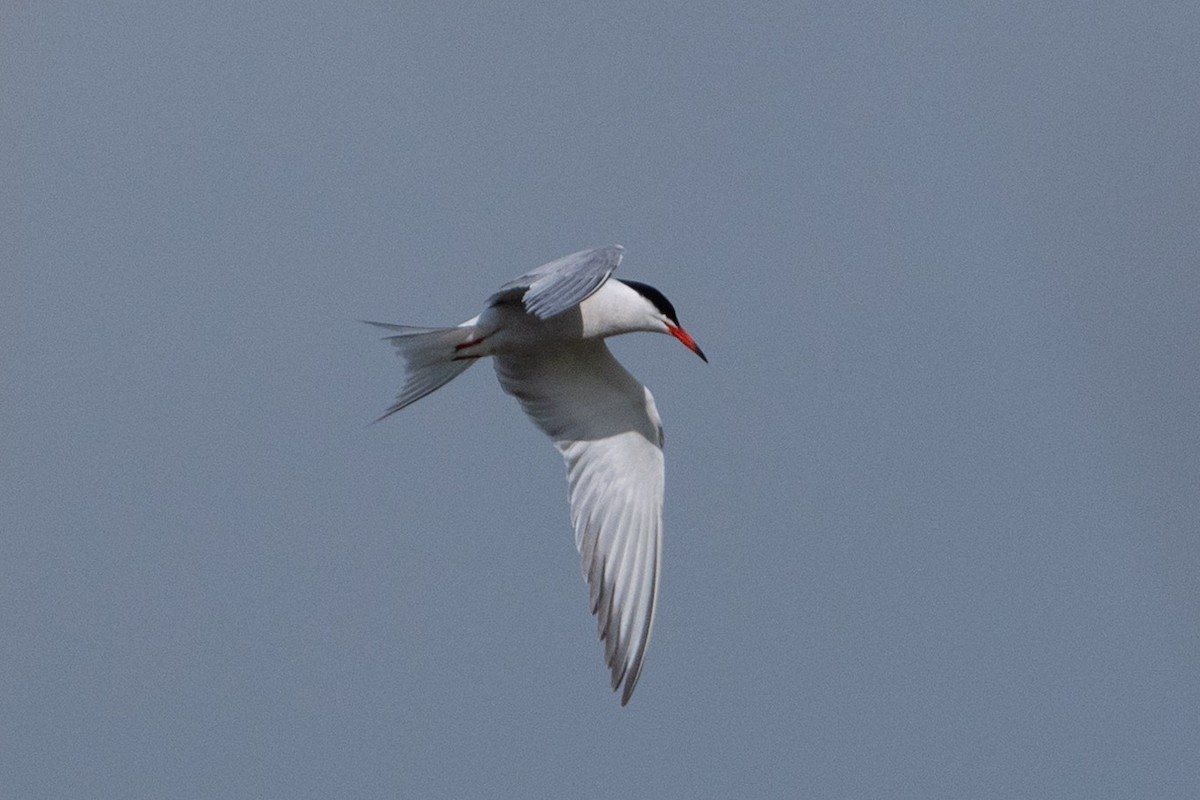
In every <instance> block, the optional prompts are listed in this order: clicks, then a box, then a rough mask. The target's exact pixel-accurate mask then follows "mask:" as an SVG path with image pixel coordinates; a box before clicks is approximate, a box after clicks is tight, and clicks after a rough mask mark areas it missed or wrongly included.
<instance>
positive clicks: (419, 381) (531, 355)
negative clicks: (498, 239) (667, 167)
mask: <svg viewBox="0 0 1200 800" xmlns="http://www.w3.org/2000/svg"><path fill="white" fill-rule="evenodd" d="M623 254H624V249H623V248H621V247H620V246H618V245H613V246H611V247H601V248H598V249H595V250H582V251H580V252H578V253H572V254H571V255H569V256H564V257H562V258H559V259H557V260H555V261H551V262H550V263H548V264H543V265H542V266H540V267H538V268H537V269H534V270H532V271H531V272H528V273H526V274H525V275H522V276H521V277H519V278H517V279H516V280H513V281H510V282H508V283H506V284H504V285H503V286H501V287H500V290H499V291H498V292H496V293H495V294H493V295H492V296H491V297H489V298H488V299H487V302H486V304H485V306H484V309H483V312H482V313H481V314H479V316H477V317H474V318H472V319H469V320H467V321H466V322H464V323H462V324H461V325H457V326H455V327H453V328H416V327H410V326H406V325H390V324H386V323H381V322H373V323H370V324H372V325H377V326H379V327H381V328H386V329H387V330H389V331H391V332H392V335H390V336H388V337H386V340H387V341H389V342H391V343H392V344H393V345H394V346H395V347H396V350H397V352H398V354H399V355H400V356H401V357H403V358H404V360H405V379H404V386H403V388H402V389H401V390H400V394H399V395H398V396H397V398H396V402H395V403H393V404H392V405H391V407H390V408H388V409H387V411H386V412H384V414H383V416H381V417H380V419H383V418H384V417H388V416H390V415H392V414H394V413H396V412H397V411H399V410H400V409H402V408H404V407H405V406H408V405H409V404H411V403H414V402H416V401H417V400H420V399H421V398H422V397H424V396H425V395H427V394H429V393H430V392H433V391H434V390H436V389H438V388H440V387H442V386H444V385H445V384H446V383H448V382H449V381H450V380H452V379H453V378H455V377H456V376H458V375H459V374H461V373H462V372H463V371H464V370H466V369H467V368H468V367H470V366H471V365H472V364H474V363H475V361H476V360H478V359H480V358H484V357H487V356H491V357H492V358H493V361H494V364H495V367H496V376H497V377H498V378H499V380H500V386H501V387H502V388H503V389H504V391H505V392H507V393H508V394H510V395H512V396H513V397H515V398H517V400H518V401H520V403H521V407H522V408H523V409H524V410H525V413H526V414H528V415H529V418H530V419H531V420H533V422H534V424H535V425H537V426H538V427H539V428H541V429H542V430H543V431H544V432H545V433H546V434H547V435H549V436H550V438H551V439H553V440H554V444H555V446H556V447H557V448H558V450H559V452H560V453H562V456H563V459H564V460H565V462H566V467H567V484H568V498H569V500H570V504H571V523H572V525H573V526H574V529H575V545H576V547H577V548H578V549H579V553H580V556H581V558H582V562H583V576H584V579H585V580H586V581H587V584H588V587H589V593H590V601H591V610H592V613H593V614H594V615H595V616H596V617H597V623H598V628H599V632H600V639H601V641H602V642H603V643H604V656H605V661H606V663H607V664H608V667H609V669H610V670H611V671H612V688H613V690H614V691H616V690H617V689H618V688H619V687H621V685H622V684H624V689H623V690H622V692H621V705H625V704H626V703H628V702H629V698H630V697H631V696H632V695H633V689H634V687H635V686H637V682H638V678H639V677H640V676H641V673H642V665H643V664H644V663H645V658H646V647H647V645H648V644H649V642H650V631H651V628H652V627H653V625H654V611H655V607H656V604H657V600H658V583H659V570H660V562H661V559H662V505H663V453H662V446H663V429H662V421H661V419H660V418H659V416H658V409H657V408H656V407H655V405H654V397H653V396H652V395H651V394H650V390H649V389H647V388H646V387H645V386H643V385H642V384H640V383H638V381H637V380H636V379H635V378H634V377H633V376H632V375H630V374H629V373H628V372H627V371H626V370H625V368H624V367H622V366H621V365H620V364H619V363H618V362H617V360H616V359H615V358H614V357H613V355H612V353H611V352H609V349H608V346H607V345H606V344H605V343H604V340H605V339H606V338H608V337H609V336H617V335H619V334H622V333H633V332H636V331H646V332H650V333H666V334H670V335H671V336H674V337H675V338H676V339H678V340H679V341H680V342H682V343H683V345H684V346H685V347H687V348H688V349H689V350H691V351H692V352H693V353H695V354H696V355H698V356H699V357H700V358H702V359H704V361H706V362H707V361H708V359H707V358H706V357H705V355H704V352H703V351H702V350H701V349H700V348H699V346H697V344H696V342H695V341H694V340H693V339H692V337H691V336H690V335H689V334H688V332H687V331H685V330H684V329H683V327H682V326H680V324H679V318H678V317H677V316H676V313H675V308H674V307H673V306H672V305H671V303H670V301H669V300H667V298H666V297H664V296H663V294H662V292H660V291H658V290H657V289H655V288H654V287H652V286H647V285H646V284H644V283H638V282H636V281H625V280H621V279H619V278H612V279H610V278H611V276H612V273H613V270H615V269H616V268H617V265H619V264H620V263H621V257H622V255H623Z"/></svg>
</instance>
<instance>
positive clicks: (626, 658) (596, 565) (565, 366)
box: [495, 341, 663, 705]
mask: <svg viewBox="0 0 1200 800" xmlns="http://www.w3.org/2000/svg"><path fill="white" fill-rule="evenodd" d="M495 362H496V374H497V375H498V376H499V378H500V384H501V386H503V387H504V390H505V391H506V392H508V393H509V394H511V395H514V396H515V397H516V398H517V399H518V400H520V401H521V405H522V407H523V408H524V409H525V412H526V413H527V414H528V415H529V416H530V418H531V419H532V420H533V421H534V423H536V424H537V426H538V427H540V428H541V429H542V430H543V431H545V432H546V433H547V434H548V435H549V436H550V437H551V438H552V439H554V443H555V445H556V446H557V447H558V449H559V451H560V452H561V453H562V454H563V459H564V460H565V461H566V465H567V483H568V487H569V488H568V496H569V498H570V502H571V522H572V524H573V526H574V528H575V545H576V547H578V548H579V554H580V556H581V558H582V565H583V576H584V578H585V579H586V580H587V583H588V587H589V590H590V599H591V610H592V613H593V614H595V615H596V618H597V626H598V628H599V632H600V639H601V641H603V642H604V656H605V660H606V662H607V664H608V667H609V669H610V670H611V671H612V687H613V689H614V690H616V689H617V688H618V687H619V686H621V684H622V683H624V690H623V691H622V694H621V704H622V705H624V704H626V703H628V702H629V698H630V697H631V696H632V695H633V689H634V687H635V686H636V685H637V681H638V677H639V676H640V675H641V672H642V664H643V663H644V661H645V658H646V648H647V646H648V645H649V643H650V631H651V628H652V627H653V624H654V610H655V605H656V602H657V596H658V580H659V564H660V561H661V556H662V504H663V453H662V425H661V422H660V420H659V416H658V410H657V409H656V408H655V406H654V398H653V397H652V396H651V394H650V392H649V390H648V389H646V387H644V386H642V385H641V384H640V383H638V382H637V380H636V379H635V378H634V377H633V376H632V375H630V374H629V373H628V372H626V371H625V369H624V368H623V367H622V366H621V365H620V364H619V363H617V360H616V359H615V358H613V356H612V353H610V352H609V350H608V348H607V347H606V346H605V345H604V343H603V341H593V342H586V343H583V344H581V345H578V346H574V347H571V348H564V349H561V350H559V351H557V352H555V353H553V354H550V355H545V354H539V355H535V356H520V357H514V356H498V357H497V358H496V359H495Z"/></svg>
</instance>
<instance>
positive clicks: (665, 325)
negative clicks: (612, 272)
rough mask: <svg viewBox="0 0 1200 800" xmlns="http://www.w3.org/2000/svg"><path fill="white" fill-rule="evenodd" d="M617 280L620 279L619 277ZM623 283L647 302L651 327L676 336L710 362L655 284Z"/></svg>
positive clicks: (673, 307)
mask: <svg viewBox="0 0 1200 800" xmlns="http://www.w3.org/2000/svg"><path fill="white" fill-rule="evenodd" d="M617 280H620V279H619V278H618V279H617ZM621 283H623V284H625V285H626V286H628V287H629V288H630V289H633V290H634V291H635V292H637V293H638V294H639V295H641V297H642V299H643V300H645V303H646V309H645V311H646V314H647V315H648V316H649V317H650V318H651V320H652V322H651V323H650V326H649V329H650V330H654V331H657V332H659V333H668V334H670V335H671V336H674V337H675V338H676V339H678V340H679V341H680V342H682V343H683V346H684V347H686V348H687V349H688V350H691V351H692V352H693V353H695V354H696V355H698V356H700V358H701V359H702V360H703V361H704V363H706V364H707V363H708V357H707V356H706V355H704V351H703V350H701V349H700V345H698V344H696V340H695V339H693V338H692V335H691V334H690V333H688V332H687V331H685V330H684V329H683V326H682V325H680V324H679V317H678V316H677V315H676V313H675V306H673V305H671V301H670V300H668V299H667V298H666V296H665V295H664V294H663V293H662V292H660V291H659V290H658V289H655V288H654V287H653V286H648V285H646V284H644V283H639V282H637V281H626V280H621Z"/></svg>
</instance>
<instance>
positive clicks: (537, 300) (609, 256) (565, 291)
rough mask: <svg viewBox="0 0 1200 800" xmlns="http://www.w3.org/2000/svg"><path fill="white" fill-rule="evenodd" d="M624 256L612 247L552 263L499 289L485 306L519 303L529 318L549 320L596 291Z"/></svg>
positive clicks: (563, 258) (584, 252)
mask: <svg viewBox="0 0 1200 800" xmlns="http://www.w3.org/2000/svg"><path fill="white" fill-rule="evenodd" d="M624 252H625V248H623V247H621V246H620V245H612V246H611V247H600V248H597V249H595V250H580V251H579V252H578V253H572V254H571V255H569V256H563V257H562V258H558V259H555V260H554V261H551V262H550V263H549V264H543V265H542V266H540V267H538V268H537V269H535V270H533V271H531V272H527V273H526V274H524V275H522V276H521V277H519V278H517V279H516V280H512V281H509V282H508V283H506V284H504V285H503V286H501V287H500V291H498V292H496V293H495V294H494V295H492V296H491V297H490V298H488V305H495V304H496V303H499V302H504V301H506V300H509V299H520V300H522V301H523V302H524V303H525V310H526V311H528V312H529V313H530V314H533V315H534V316H535V317H537V318H538V319H549V318H550V317H553V316H555V315H556V314H561V313H562V312H564V311H566V310H568V309H571V308H574V307H575V306H577V305H579V304H580V303H582V302H583V301H584V300H586V299H587V298H588V297H589V296H590V295H591V294H592V292H594V291H596V290H597V289H599V288H600V286H601V285H602V284H603V283H604V282H605V281H606V280H608V276H609V275H612V273H613V270H614V269H616V268H617V265H618V264H620V263H621V256H622V254H624Z"/></svg>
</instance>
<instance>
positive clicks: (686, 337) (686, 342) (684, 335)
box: [667, 325, 708, 364]
mask: <svg viewBox="0 0 1200 800" xmlns="http://www.w3.org/2000/svg"><path fill="white" fill-rule="evenodd" d="M667 332H668V333H670V334H671V335H672V336H674V337H675V338H676V339H678V340H679V341H681V342H683V346H684V347H686V348H687V349H688V350H691V351H692V352H693V353H695V354H696V355H698V356H700V359H701V360H702V361H703V362H704V363H705V364H707V363H708V356H706V355H704V351H703V350H701V349H700V345H698V344H696V340H695V339H693V338H692V335H691V334H690V333H688V332H687V331H685V330H684V329H683V328H678V327H676V326H674V325H668V326H667Z"/></svg>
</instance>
